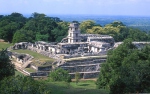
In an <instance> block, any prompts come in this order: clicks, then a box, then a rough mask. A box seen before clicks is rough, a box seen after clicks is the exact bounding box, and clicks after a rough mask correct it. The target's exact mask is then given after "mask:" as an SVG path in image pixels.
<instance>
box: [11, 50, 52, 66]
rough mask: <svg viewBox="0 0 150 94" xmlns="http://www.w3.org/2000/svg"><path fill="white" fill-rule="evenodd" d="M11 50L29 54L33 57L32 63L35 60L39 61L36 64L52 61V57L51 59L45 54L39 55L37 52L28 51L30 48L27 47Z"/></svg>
mask: <svg viewBox="0 0 150 94" xmlns="http://www.w3.org/2000/svg"><path fill="white" fill-rule="evenodd" d="M12 52H17V53H25V54H30V55H31V56H33V57H34V59H33V61H34V62H33V63H35V64H36V61H40V62H41V64H39V63H37V64H36V65H38V66H40V65H44V64H47V65H51V63H52V62H54V59H52V58H49V57H47V56H44V55H41V54H39V53H36V52H33V51H30V50H27V49H19V50H12ZM45 62H48V63H45ZM42 63H44V64H42Z"/></svg>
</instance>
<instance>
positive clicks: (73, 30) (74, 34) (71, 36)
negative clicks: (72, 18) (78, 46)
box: [68, 23, 81, 43]
mask: <svg viewBox="0 0 150 94" xmlns="http://www.w3.org/2000/svg"><path fill="white" fill-rule="evenodd" d="M74 42H81V38H80V30H79V24H78V23H71V24H70V25H69V30H68V43H74Z"/></svg>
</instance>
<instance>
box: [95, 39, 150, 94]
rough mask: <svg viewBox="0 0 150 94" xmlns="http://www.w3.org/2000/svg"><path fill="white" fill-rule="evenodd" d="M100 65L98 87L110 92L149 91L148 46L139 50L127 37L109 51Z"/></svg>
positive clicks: (149, 50) (149, 53)
mask: <svg viewBox="0 0 150 94" xmlns="http://www.w3.org/2000/svg"><path fill="white" fill-rule="evenodd" d="M107 55H108V57H107V60H106V62H105V63H103V64H102V65H101V69H100V74H99V78H98V79H97V83H96V84H97V86H98V88H104V89H108V90H110V94H130V93H137V94H139V93H148V92H150V46H149V45H147V46H145V47H143V48H141V49H140V50H139V49H138V48H136V46H135V45H133V44H132V41H131V40H129V39H127V40H125V41H124V43H123V44H121V45H120V46H119V47H117V48H116V49H114V50H112V51H110V52H109V53H108V54H107Z"/></svg>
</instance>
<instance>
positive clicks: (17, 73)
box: [15, 70, 24, 76]
mask: <svg viewBox="0 0 150 94" xmlns="http://www.w3.org/2000/svg"><path fill="white" fill-rule="evenodd" d="M17 75H21V76H24V75H23V74H22V73H21V72H19V71H17V70H15V76H17Z"/></svg>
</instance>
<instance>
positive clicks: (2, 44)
mask: <svg viewBox="0 0 150 94" xmlns="http://www.w3.org/2000/svg"><path fill="white" fill-rule="evenodd" d="M12 45H13V44H10V43H7V42H0V50H2V49H5V48H8V47H10V46H12Z"/></svg>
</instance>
